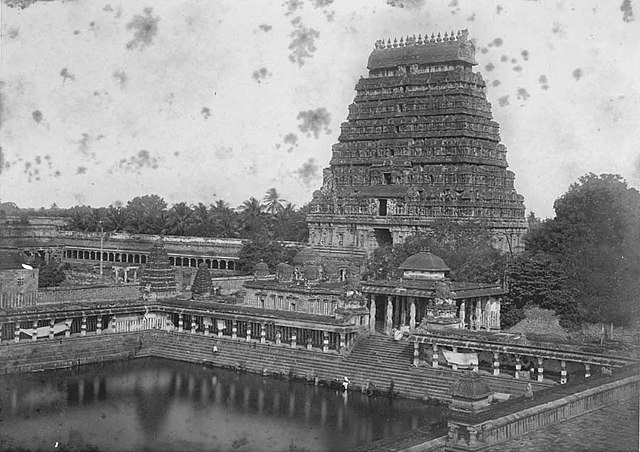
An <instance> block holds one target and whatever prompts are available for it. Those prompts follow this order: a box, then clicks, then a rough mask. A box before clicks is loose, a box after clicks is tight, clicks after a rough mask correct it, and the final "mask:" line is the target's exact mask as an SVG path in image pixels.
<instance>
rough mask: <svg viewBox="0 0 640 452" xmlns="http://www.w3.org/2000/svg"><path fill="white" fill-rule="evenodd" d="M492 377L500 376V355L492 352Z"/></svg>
mask: <svg viewBox="0 0 640 452" xmlns="http://www.w3.org/2000/svg"><path fill="white" fill-rule="evenodd" d="M493 375H500V353H499V352H493Z"/></svg>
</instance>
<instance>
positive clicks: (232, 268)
mask: <svg viewBox="0 0 640 452" xmlns="http://www.w3.org/2000/svg"><path fill="white" fill-rule="evenodd" d="M227 268H228V269H229V270H235V269H236V263H235V262H233V261H229V263H228V264H227Z"/></svg>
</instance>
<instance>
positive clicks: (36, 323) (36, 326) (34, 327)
mask: <svg viewBox="0 0 640 452" xmlns="http://www.w3.org/2000/svg"><path fill="white" fill-rule="evenodd" d="M31 340H32V341H35V340H38V321H37V320H34V321H33V336H31Z"/></svg>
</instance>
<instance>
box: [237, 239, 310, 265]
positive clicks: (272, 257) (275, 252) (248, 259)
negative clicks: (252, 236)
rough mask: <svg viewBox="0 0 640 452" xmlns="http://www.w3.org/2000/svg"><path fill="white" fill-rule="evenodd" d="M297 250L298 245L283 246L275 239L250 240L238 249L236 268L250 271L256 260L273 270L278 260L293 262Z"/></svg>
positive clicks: (298, 249)
mask: <svg viewBox="0 0 640 452" xmlns="http://www.w3.org/2000/svg"><path fill="white" fill-rule="evenodd" d="M298 251H300V248H298V247H291V246H285V245H282V244H281V243H278V242H275V241H270V240H268V241H264V240H252V241H250V242H249V243H247V244H245V245H244V246H243V247H242V248H241V249H240V253H239V255H238V257H239V260H238V270H240V271H243V272H247V273H251V272H253V270H254V267H255V265H256V264H257V263H258V262H260V261H264V262H265V263H266V264H267V265H268V266H269V269H270V270H271V272H273V271H275V268H276V265H278V264H279V263H280V262H284V263H289V264H290V263H291V262H293V257H294V256H295V255H296V254H297V253H298Z"/></svg>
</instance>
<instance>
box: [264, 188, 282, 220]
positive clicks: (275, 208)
mask: <svg viewBox="0 0 640 452" xmlns="http://www.w3.org/2000/svg"><path fill="white" fill-rule="evenodd" d="M286 202H287V200H286V199H283V198H281V197H280V193H278V191H277V190H276V189H275V187H272V188H270V189H269V190H267V192H266V193H265V195H264V199H263V200H262V208H263V210H264V211H265V212H267V213H270V214H271V215H276V214H278V213H280V212H282V211H283V210H284V205H283V203H286Z"/></svg>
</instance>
